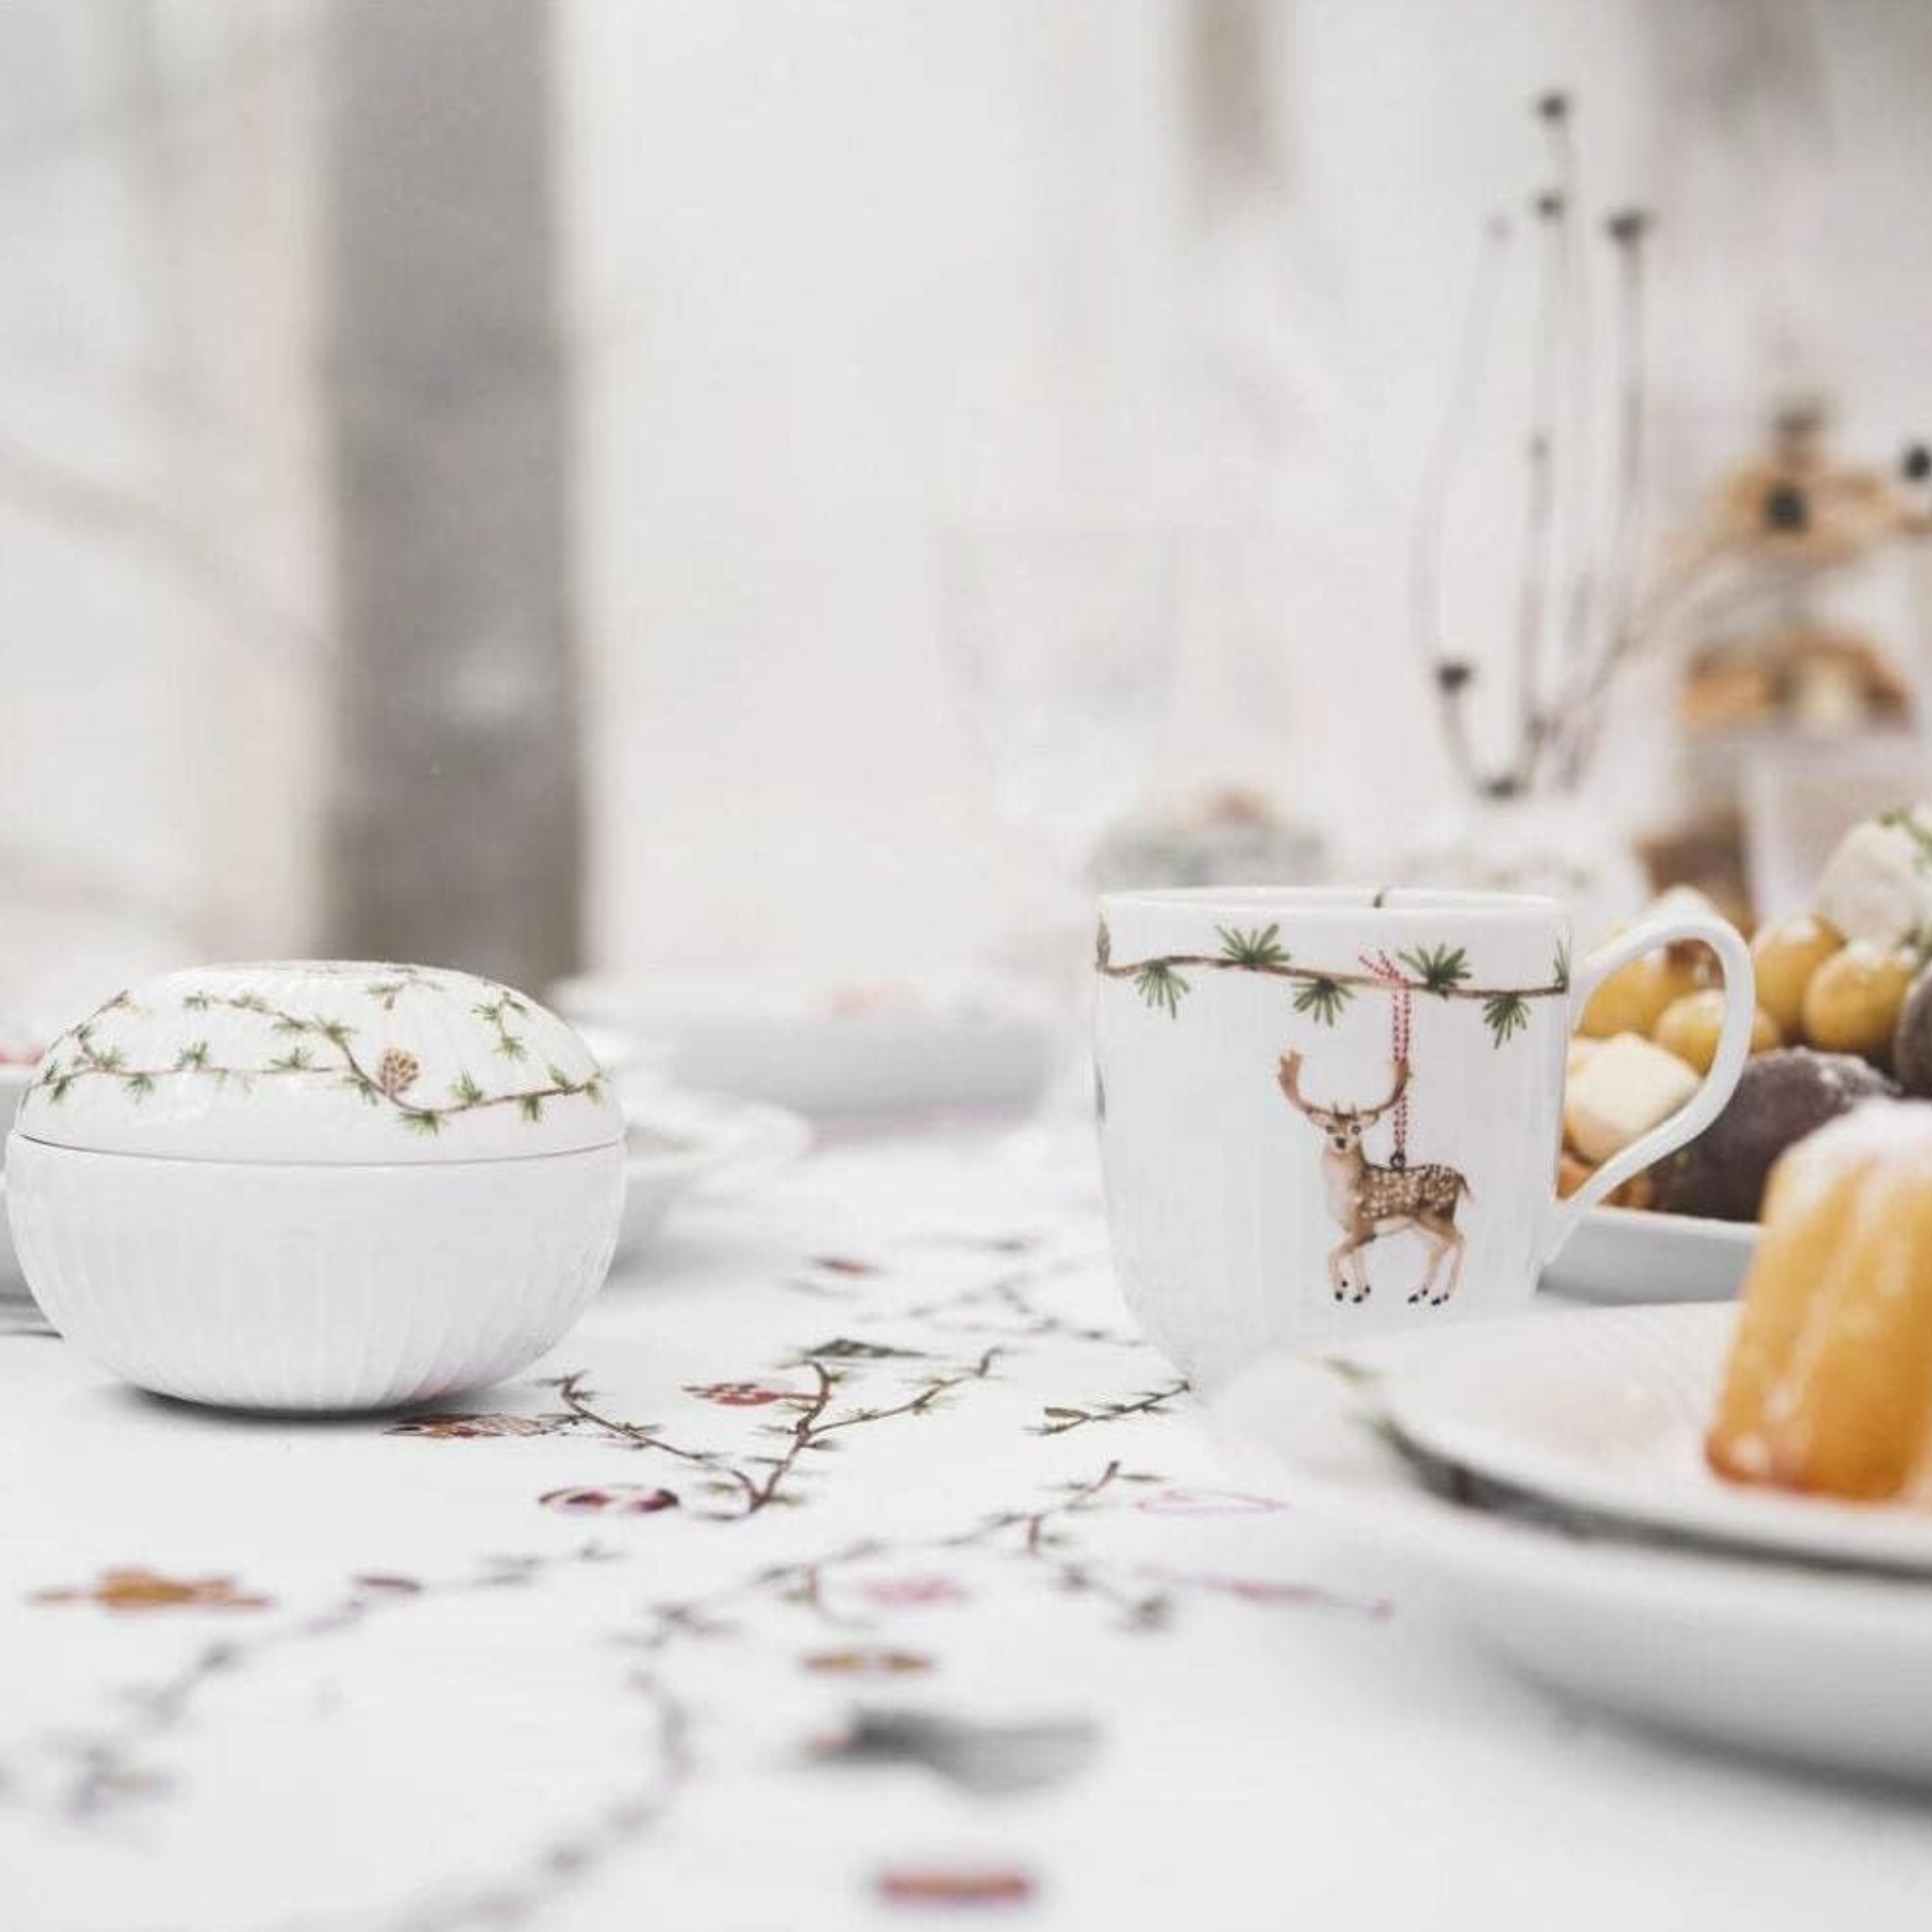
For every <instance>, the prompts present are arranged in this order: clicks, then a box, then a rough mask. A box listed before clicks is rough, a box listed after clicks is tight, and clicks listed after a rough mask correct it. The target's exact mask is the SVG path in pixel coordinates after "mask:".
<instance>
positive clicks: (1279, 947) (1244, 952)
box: [1214, 924, 1288, 973]
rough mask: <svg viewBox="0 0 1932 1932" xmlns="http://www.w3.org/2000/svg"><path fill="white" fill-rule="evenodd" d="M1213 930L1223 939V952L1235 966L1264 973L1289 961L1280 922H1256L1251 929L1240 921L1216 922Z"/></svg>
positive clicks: (1224, 956) (1227, 959)
mask: <svg viewBox="0 0 1932 1932" xmlns="http://www.w3.org/2000/svg"><path fill="white" fill-rule="evenodd" d="M1214 930H1215V932H1216V933H1217V934H1218V935H1219V936H1220V939H1221V956H1222V958H1224V959H1225V960H1226V961H1227V962H1228V963H1229V964H1230V965H1232V966H1241V967H1244V968H1245V969H1246V970H1247V971H1248V972H1250V973H1265V972H1267V971H1268V970H1269V969H1270V968H1272V967H1275V966H1286V965H1287V964H1288V948H1287V947H1286V946H1284V945H1283V944H1282V943H1281V927H1280V925H1279V924H1270V925H1264V926H1257V927H1256V928H1255V929H1254V930H1253V931H1252V932H1243V931H1242V930H1241V927H1240V926H1238V925H1236V926H1226V925H1217V926H1216V927H1215V928H1214Z"/></svg>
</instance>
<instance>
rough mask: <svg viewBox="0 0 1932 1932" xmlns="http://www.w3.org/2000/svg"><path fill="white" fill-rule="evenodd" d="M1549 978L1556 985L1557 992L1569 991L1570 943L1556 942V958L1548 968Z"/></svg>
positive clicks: (1564, 941)
mask: <svg viewBox="0 0 1932 1932" xmlns="http://www.w3.org/2000/svg"><path fill="white" fill-rule="evenodd" d="M1550 977H1551V979H1552V980H1553V981H1554V982H1555V983H1556V988H1557V991H1558V992H1568V991H1570V941H1568V940H1558V941H1557V958H1556V960H1555V962H1554V963H1553V964H1552V966H1551V968H1550Z"/></svg>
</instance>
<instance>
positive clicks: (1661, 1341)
mask: <svg viewBox="0 0 1932 1932" xmlns="http://www.w3.org/2000/svg"><path fill="white" fill-rule="evenodd" d="M1736 1321H1737V1310H1736V1308H1734V1307H1658V1308H1601V1309H1594V1308H1593V1309H1578V1310H1574V1311H1570V1312H1564V1313H1558V1314H1544V1315H1541V1316H1531V1317H1529V1318H1527V1319H1518V1320H1512V1321H1507V1322H1497V1323H1493V1324H1489V1325H1488V1326H1486V1327H1483V1328H1469V1329H1464V1330H1461V1331H1458V1332H1457V1333H1456V1334H1453V1335H1448V1334H1445V1335H1443V1336H1441V1337H1438V1338H1435V1339H1436V1341H1438V1343H1439V1344H1440V1345H1438V1346H1436V1347H1433V1348H1429V1349H1427V1350H1425V1351H1418V1352H1416V1353H1414V1354H1412V1355H1411V1356H1409V1357H1407V1360H1406V1361H1405V1362H1404V1363H1403V1364H1401V1365H1399V1366H1395V1367H1392V1368H1391V1370H1390V1371H1389V1372H1388V1373H1387V1374H1386V1375H1384V1376H1383V1377H1382V1378H1381V1380H1380V1382H1379V1386H1378V1394H1379V1399H1380V1401H1381V1404H1382V1408H1383V1413H1384V1414H1385V1415H1386V1417H1387V1419H1388V1421H1389V1422H1390V1423H1391V1424H1392V1425H1393V1427H1394V1428H1395V1429H1396V1431H1397V1432H1398V1433H1399V1434H1400V1435H1401V1437H1402V1438H1403V1439H1404V1440H1405V1441H1407V1442H1409V1443H1411V1444H1413V1445H1414V1446H1415V1447H1416V1448H1418V1449H1420V1450H1422V1451H1423V1452H1424V1454H1425V1455H1427V1456H1430V1457H1436V1458H1438V1459H1440V1460H1441V1461H1444V1462H1448V1463H1453V1464H1456V1465H1457V1466H1459V1467H1461V1468H1463V1469H1466V1470H1468V1471H1470V1472H1471V1473H1472V1474H1474V1475H1477V1476H1480V1477H1482V1478H1483V1479H1485V1480H1486V1481H1488V1482H1491V1483H1494V1484H1498V1485H1500V1486H1501V1487H1503V1488H1504V1489H1506V1490H1510V1491H1517V1492H1519V1493H1520V1494H1523V1495H1526V1496H1534V1497H1537V1498H1540V1499H1541V1500H1542V1501H1544V1502H1547V1503H1551V1504H1555V1505H1556V1506H1557V1507H1559V1508H1561V1509H1564V1510H1569V1511H1574V1512H1579V1513H1581V1514H1583V1515H1586V1516H1594V1517H1602V1518H1607V1519H1610V1520H1611V1521H1614V1522H1618V1523H1623V1524H1632V1525H1636V1526H1640V1527H1641V1528H1642V1529H1644V1530H1647V1531H1650V1532H1662V1533H1664V1534H1666V1535H1670V1536H1675V1537H1685V1538H1692V1539H1698V1540H1702V1541H1709V1542H1715V1543H1724V1544H1729V1545H1733V1546H1735V1547H1738V1548H1740V1549H1745V1550H1752V1551H1758V1552H1769V1553H1774V1554H1777V1555H1781V1556H1788V1557H1807V1558H1809V1559H1811V1560H1813V1561H1816V1562H1824V1563H1835V1564H1847V1565H1861V1566H1867V1567H1874V1568H1880V1569H1888V1570H1903V1571H1912V1572H1919V1573H1927V1574H1932V1511H1927V1510H1924V1509H1917V1508H1910V1507H1906V1506H1904V1505H1900V1504H1877V1503H1863V1504H1859V1503H1842V1502H1837V1501H1834V1500H1832V1499H1830V1498H1828V1497H1814V1496H1796V1495H1791V1494H1789V1493H1787V1492H1784V1491H1775V1490H1763V1489H1751V1488H1746V1487H1743V1486H1741V1485H1740V1484H1737V1483H1729V1482H1726V1481H1724V1479H1723V1478H1722V1477H1721V1476H1718V1475H1716V1474H1713V1473H1712V1472H1711V1470H1710V1469H1709V1467H1708V1466H1707V1463H1706V1462H1705V1459H1704V1432H1705V1429H1706V1427H1707V1424H1708V1423H1709V1419H1710V1415H1711V1411H1712V1408H1713V1407H1714V1406H1715V1404H1716V1400H1717V1392H1718V1388H1719V1385H1720V1382H1721V1381H1722V1378H1723V1374H1724V1358H1725V1356H1726V1353H1727V1351H1728V1349H1729V1347H1730V1339H1731V1331H1732V1328H1733V1326H1734V1325H1735V1324H1736ZM1927 1608H1928V1610H1932V1599H1928V1604H1927Z"/></svg>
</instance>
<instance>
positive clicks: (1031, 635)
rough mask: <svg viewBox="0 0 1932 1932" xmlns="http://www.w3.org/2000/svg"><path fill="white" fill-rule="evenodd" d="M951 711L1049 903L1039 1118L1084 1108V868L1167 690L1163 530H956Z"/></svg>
mask: <svg viewBox="0 0 1932 1932" xmlns="http://www.w3.org/2000/svg"><path fill="white" fill-rule="evenodd" d="M1178 578H1179V543H1178V540H1177V538H1176V536H1175V535H1174V532H1172V531H1168V530H1161V529H1158V528H1145V527H1141V528H1134V527H1105V526H1098V525H1019V526H981V527H970V528H956V529H954V530H951V531H949V532H947V533H946V534H945V536H944V538H943V539H942V554H941V584H942V590H943V595H944V625H945V641H946V648H947V652H948V655H949V657H950V658H951V661H952V665H953V670H954V674H955V677H956V680H957V686H958V694H959V705H960V709H961V712H962V714H963V716H964V718H965V721H966V724H967V725H968V727H969V729H970V730H971V732H972V735H973V738H974V742H975V744H976V746H977V748H978V751H979V754H980V756H981V758H983V759H984V761H985V764H986V768H987V771H988V773H989V774H990V775H991V779H992V786H993V795H994V798H995V800H996V802H997V804H998V807H999V809H1000V811H1001V812H1002V814H1003V815H1004V816H1005V817H1006V818H1007V820H1008V823H1009V824H1012V825H1013V827H1014V828H1015V829H1016V830H1018V831H1019V832H1021V833H1023V834H1024V836H1025V837H1026V839H1027V840H1028V841H1030V842H1031V843H1032V844H1033V845H1034V846H1035V848H1036V849H1037V850H1038V851H1039V852H1040V853H1041V857H1042V858H1044V860H1045V861H1046V865H1047V867H1048V869H1049V874H1050V876H1049V879H1048V888H1049V891H1050V893H1051V895H1052V896H1051V898H1050V900H1049V902H1048V912H1047V915H1046V918H1045V920H1044V921H1043V922H1042V925H1041V935H1040V940H1041V943H1040V945H1039V947H1038V948H1037V949H1036V951H1037V954H1038V956H1039V968H1040V971H1041V979H1042V981H1043V983H1044V984H1045V985H1046V987H1047V988H1048V991H1049V992H1050V995H1051V996H1052V997H1053V998H1054V1000H1055V1003H1056V1005H1057V1006H1058V1008H1060V1009H1061V1011H1062V1012H1063V1013H1064V1015H1065V1019H1064V1023H1063V1031H1064V1041H1063V1044H1062V1046H1061V1048H1060V1050H1059V1052H1058V1053H1057V1054H1056V1056H1055V1058H1056V1060H1057V1062H1058V1066H1057V1068H1056V1071H1055V1073H1054V1074H1053V1075H1052V1076H1051V1077H1049V1079H1048V1081H1047V1083H1046V1089H1045V1093H1044V1097H1043V1100H1042V1103H1041V1115H1042V1118H1043V1119H1045V1120H1048V1121H1054V1122H1066V1123H1069V1124H1070V1123H1071V1122H1072V1120H1073V1119H1074V1118H1075V1117H1082V1118H1084V1117H1085V1116H1086V1114H1087V1113H1088V1112H1089V1111H1090V1110H1091V1100H1092V1074H1091V1056H1090V1054H1089V1051H1088V1045H1087V1040H1086V1011H1087V1007H1086V1000H1085V990H1086V980H1085V972H1086V965H1087V957H1088V942H1089V938H1090V936H1091V880H1090V878H1089V874H1088V867H1089V864H1090V861H1091V859H1092V858H1093V855H1094V851H1095V848H1096V846H1097V845H1098V843H1099V841H1100V838H1101V835H1102V833H1103V832H1104V831H1105V830H1106V828H1107V827H1108V825H1109V824H1111V823H1113V821H1114V820H1116V819H1117V818H1119V817H1120V816H1121V814H1122V813H1123V812H1124V811H1125V810H1126V809H1127V808H1128V807H1129V806H1131V805H1132V804H1133V802H1134V800H1135V799H1136V797H1137V796H1138V795H1139V794H1140V792H1141V789H1142V788H1143V786H1144V785H1145V783H1146V780H1147V776H1148V774H1149V773H1150V771H1151V769H1152V767H1153V762H1154V755H1155V751H1156V747H1157V745H1158V741H1159V737H1160V733H1161V729H1162V727H1163V725H1164V724H1165V723H1166V721H1167V716H1168V712H1169V701H1170V698H1171V696H1172V691H1173V683H1174V658H1175V655H1176V654H1175V638H1176V608H1177V602H1178V600H1177V595H1176V592H1177V589H1178Z"/></svg>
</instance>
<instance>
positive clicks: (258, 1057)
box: [16, 959, 624, 1165]
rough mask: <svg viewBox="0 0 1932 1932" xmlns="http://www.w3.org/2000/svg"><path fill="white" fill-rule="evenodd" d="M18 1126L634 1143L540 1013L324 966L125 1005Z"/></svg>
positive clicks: (491, 1144) (156, 994) (373, 1152)
mask: <svg viewBox="0 0 1932 1932" xmlns="http://www.w3.org/2000/svg"><path fill="white" fill-rule="evenodd" d="M16 1127H17V1129H18V1131H19V1132H20V1133H21V1134H23V1135H25V1136H27V1137H28V1138H30V1139H32V1140H35V1141H45V1142H48V1143H50V1144H53V1145H57V1146H61V1147H71V1148H85V1149H90V1150H92V1151H94V1152H98V1153H112V1154H152V1155H158V1156H164V1157H166V1158H170V1159H175V1160H225V1161H263V1162H268V1161H276V1162H281V1161H293V1162H308V1163H337V1162H353V1163H363V1162H375V1163H383V1164H390V1165H393V1164H399V1163H400V1164H424V1163H431V1162H446V1161H460V1160H498V1159H504V1158H512V1157H527V1156H532V1155H549V1154H562V1153H570V1152H574V1151H575V1150H578V1149H582V1148H586V1147H602V1146H607V1145H612V1144H615V1143H616V1142H618V1141H621V1140H622V1139H623V1134H624V1124H623V1119H622V1116H621V1115H620V1113H619V1111H618V1108H617V1107H616V1105H615V1103H614V1102H613V1100H612V1098H611V1096H610V1093H609V1091H608V1087H607V1086H606V1084H605V1081H604V1078H603V1075H602V1073H601V1072H600V1070H599V1068H598V1066H597V1062H596V1060H595V1058H593V1057H592V1055H591V1051H590V1049H589V1048H588V1047H587V1046H586V1045H585V1044H584V1042H583V1041H582V1040H580V1039H579V1038H578V1037H577V1035H576V1033H575V1031H574V1030H573V1029H572V1028H571V1027H570V1026H569V1025H567V1024H565V1023H564V1022H563V1021H561V1020H559V1019H558V1017H557V1016H556V1015H555V1014H554V1013H551V1012H548V1011H546V1010H545V1009H544V1008H541V1007H540V1006H538V1005H537V1004H536V1002H535V1001H533V1000H530V999H527V998H525V996H524V995H523V994H521V993H518V992H515V991H511V990H510V989H509V988H508V987H503V986H498V985H496V984H495V983H494V982H493V981H491V980H486V979H479V978H476V977H475V976H474V975H473V974H467V973H457V972H452V971H447V970H445V969H442V968H429V967H421V966H392V965H379V964H372V963H365V962H358V961H354V960H315V959H309V960H294V961H288V962H284V963H269V964H258V965H247V966H205V967H197V968H194V969H192V970H190V971H187V972H181V973H172V974H167V975H165V976H164V977H161V978H158V979H154V980H149V981H147V982H145V983H144V984H142V985H141V986H138V987H135V988H134V989H132V990H131V991H126V992H124V993H121V994H119V995H118V996H117V997H116V998H114V999H112V1000H110V1001H108V1004H107V1005H106V1006H104V1007H102V1008H99V1009H98V1010H97V1011H96V1012H94V1013H92V1014H91V1015H90V1016H89V1017H88V1018H87V1019H85V1020H82V1021H80V1022H78V1023H77V1024H75V1025H74V1026H72V1027H70V1028H69V1029H68V1030H67V1031H66V1032H65V1033H63V1034H62V1035H61V1036H60V1037H59V1038H58V1040H56V1041H54V1043H53V1044H52V1045H51V1046H50V1047H49V1048H48V1049H47V1051H46V1053H45V1054H44V1055H43V1056H42V1059H41V1061H40V1064H39V1065H38V1066H37V1067H36V1068H35V1070H34V1076H33V1079H32V1082H31V1083H30V1084H29V1086H28V1088H27V1091H26V1094H25V1098H24V1100H23V1101H22V1103H21V1108H20V1111H19V1114H18V1116H17V1119H16Z"/></svg>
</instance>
